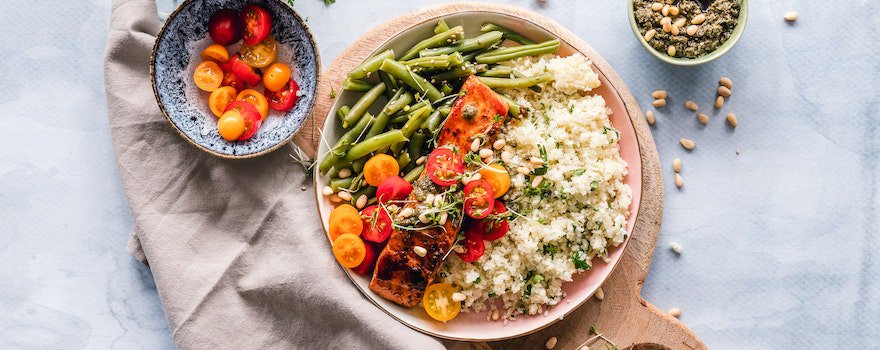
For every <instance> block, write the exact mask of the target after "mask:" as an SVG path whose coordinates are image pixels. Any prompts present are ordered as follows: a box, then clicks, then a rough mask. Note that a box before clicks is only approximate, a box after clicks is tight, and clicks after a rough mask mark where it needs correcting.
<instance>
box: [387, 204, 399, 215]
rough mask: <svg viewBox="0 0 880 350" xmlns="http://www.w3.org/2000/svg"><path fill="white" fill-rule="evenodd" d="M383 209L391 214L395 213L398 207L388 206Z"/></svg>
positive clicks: (395, 205) (394, 205)
mask: <svg viewBox="0 0 880 350" xmlns="http://www.w3.org/2000/svg"><path fill="white" fill-rule="evenodd" d="M385 209H387V210H388V211H389V212H392V213H393V212H397V210H398V209H400V207H398V206H397V204H389V205H388V206H387V207H385Z"/></svg>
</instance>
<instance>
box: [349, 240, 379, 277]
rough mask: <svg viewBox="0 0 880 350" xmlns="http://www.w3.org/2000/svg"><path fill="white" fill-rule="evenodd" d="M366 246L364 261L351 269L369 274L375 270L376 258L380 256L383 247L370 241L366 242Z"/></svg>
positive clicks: (357, 272) (362, 273)
mask: <svg viewBox="0 0 880 350" xmlns="http://www.w3.org/2000/svg"><path fill="white" fill-rule="evenodd" d="M364 248H366V249H364V253H365V254H364V261H361V264H360V265H358V266H355V267H352V268H351V270H352V271H354V273H356V274H358V275H361V276H369V275H370V272H373V267H375V266H376V258H378V257H379V251H380V250H381V248H380V247H377V246H376V244H374V243H370V242H364Z"/></svg>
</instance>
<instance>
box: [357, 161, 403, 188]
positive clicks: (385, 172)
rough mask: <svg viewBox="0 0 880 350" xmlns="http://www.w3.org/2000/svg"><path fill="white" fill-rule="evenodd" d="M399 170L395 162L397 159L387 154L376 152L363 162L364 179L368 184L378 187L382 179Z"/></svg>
mask: <svg viewBox="0 0 880 350" xmlns="http://www.w3.org/2000/svg"><path fill="white" fill-rule="evenodd" d="M399 172H400V165H398V164H397V159H394V157H392V156H389V155H387V154H377V155H375V156H373V157H372V158H370V160H368V161H367V163H366V164H364V180H367V183H368V184H370V186H376V187H378V186H379V185H381V184H382V180H385V179H386V178H388V177H391V176H394V175H397V173H399Z"/></svg>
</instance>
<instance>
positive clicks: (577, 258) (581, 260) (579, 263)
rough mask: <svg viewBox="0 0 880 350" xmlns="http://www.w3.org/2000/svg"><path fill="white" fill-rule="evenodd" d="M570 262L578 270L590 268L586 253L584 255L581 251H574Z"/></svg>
mask: <svg viewBox="0 0 880 350" xmlns="http://www.w3.org/2000/svg"><path fill="white" fill-rule="evenodd" d="M571 261H572V262H574V267H575V268H577V269H578V270H589V269H590V268H591V267H592V266H590V263H589V262H587V253H584V251H583V250H579V251H576V252H574V253H572V254H571Z"/></svg>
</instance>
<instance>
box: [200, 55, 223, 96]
mask: <svg viewBox="0 0 880 350" xmlns="http://www.w3.org/2000/svg"><path fill="white" fill-rule="evenodd" d="M193 80H195V82H196V86H198V87H199V89H202V90H204V91H207V92H211V91H214V90H217V88H219V87H220V83H222V82H223V69H221V68H220V66H219V65H218V64H217V62H213V61H205V62H202V63H199V65H198V66H196V71H195V72H193Z"/></svg>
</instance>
